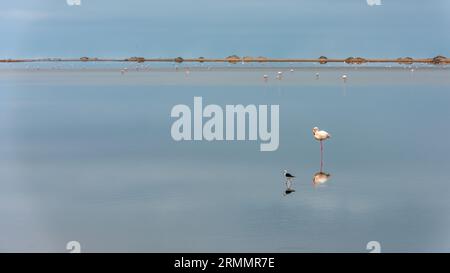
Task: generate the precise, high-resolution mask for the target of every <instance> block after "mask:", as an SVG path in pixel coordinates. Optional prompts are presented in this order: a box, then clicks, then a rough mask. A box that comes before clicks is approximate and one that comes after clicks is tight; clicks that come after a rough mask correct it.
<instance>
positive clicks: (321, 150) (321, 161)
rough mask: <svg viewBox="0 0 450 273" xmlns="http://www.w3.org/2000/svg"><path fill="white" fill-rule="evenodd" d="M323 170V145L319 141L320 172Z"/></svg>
mask: <svg viewBox="0 0 450 273" xmlns="http://www.w3.org/2000/svg"><path fill="white" fill-rule="evenodd" d="M322 169H323V143H322V141H320V172H322Z"/></svg>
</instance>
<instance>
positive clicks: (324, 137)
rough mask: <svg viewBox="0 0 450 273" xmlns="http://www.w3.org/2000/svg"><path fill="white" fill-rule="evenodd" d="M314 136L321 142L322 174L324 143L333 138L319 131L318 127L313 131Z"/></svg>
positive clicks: (325, 132) (321, 167)
mask: <svg viewBox="0 0 450 273" xmlns="http://www.w3.org/2000/svg"><path fill="white" fill-rule="evenodd" d="M312 132H313V136H314V138H315V139H316V140H318V141H320V172H322V169H323V143H322V142H323V141H324V140H327V139H329V138H330V137H331V135H330V134H329V133H328V132H327V131H323V130H319V128H318V127H314V128H313V129H312Z"/></svg>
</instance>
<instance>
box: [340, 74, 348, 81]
mask: <svg viewBox="0 0 450 273" xmlns="http://www.w3.org/2000/svg"><path fill="white" fill-rule="evenodd" d="M341 79H342V80H343V81H344V82H347V75H345V74H344V75H342V76H341Z"/></svg>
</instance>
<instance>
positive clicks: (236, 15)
mask: <svg viewBox="0 0 450 273" xmlns="http://www.w3.org/2000/svg"><path fill="white" fill-rule="evenodd" d="M81 1H82V5H81V6H78V7H76V6H69V5H67V3H66V0H15V1H2V3H1V4H0V5H1V9H0V35H1V37H2V39H1V45H0V58H13V57H40V56H54V57H70V56H76V57H79V56H99V57H101V56H112V57H127V56H141V55H142V56H148V57H158V56H161V57H164V56H168V57H173V56H183V57H198V56H205V57H222V56H228V55H230V54H238V55H252V56H259V55H264V56H269V57H288V56H291V57H292V56H295V57H316V56H320V55H326V56H329V57H333V56H334V57H347V56H351V55H353V56H357V55H361V56H365V57H374V56H385V57H398V56H406V55H408V56H415V57H431V56H435V55H438V54H442V55H450V54H449V53H448V48H449V46H450V35H448V29H450V19H449V16H448V14H449V11H450V1H446V0H436V1H417V0H396V1H393V0H385V1H383V0H382V5H381V6H369V5H368V4H367V2H366V0H347V1H334V0H321V1H318V0H309V1H299V0H282V1H275V0H270V1H269V0H245V1H243V0H226V1H211V0H193V1H185V0H164V1H151V0H130V1H113V0H109V1H108V0H81Z"/></svg>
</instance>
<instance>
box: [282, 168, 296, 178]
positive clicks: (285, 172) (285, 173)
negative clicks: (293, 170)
mask: <svg viewBox="0 0 450 273" xmlns="http://www.w3.org/2000/svg"><path fill="white" fill-rule="evenodd" d="M284 177H286V179H287V180H291V179H293V178H294V177H295V176H294V175H292V174H290V173H288V171H287V170H284Z"/></svg>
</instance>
